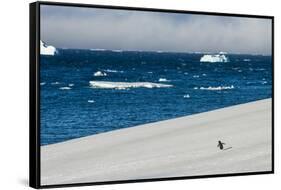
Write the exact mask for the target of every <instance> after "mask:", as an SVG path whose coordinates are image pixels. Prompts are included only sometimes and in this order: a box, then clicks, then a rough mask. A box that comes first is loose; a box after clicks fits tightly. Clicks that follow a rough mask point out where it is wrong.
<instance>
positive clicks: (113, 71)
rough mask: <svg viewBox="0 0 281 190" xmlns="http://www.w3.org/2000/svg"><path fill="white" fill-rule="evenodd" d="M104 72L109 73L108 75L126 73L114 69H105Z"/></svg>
mask: <svg viewBox="0 0 281 190" xmlns="http://www.w3.org/2000/svg"><path fill="white" fill-rule="evenodd" d="M104 71H105V72H108V73H124V71H118V70H113V69H105V70H104Z"/></svg>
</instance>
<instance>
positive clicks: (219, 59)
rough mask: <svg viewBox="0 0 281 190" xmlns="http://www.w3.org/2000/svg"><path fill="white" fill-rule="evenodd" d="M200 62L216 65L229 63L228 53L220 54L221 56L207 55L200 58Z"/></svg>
mask: <svg viewBox="0 0 281 190" xmlns="http://www.w3.org/2000/svg"><path fill="white" fill-rule="evenodd" d="M200 62H208V63H216V62H221V63H223V62H229V59H228V57H227V56H226V52H220V53H219V54H207V55H203V56H202V57H201V58H200Z"/></svg>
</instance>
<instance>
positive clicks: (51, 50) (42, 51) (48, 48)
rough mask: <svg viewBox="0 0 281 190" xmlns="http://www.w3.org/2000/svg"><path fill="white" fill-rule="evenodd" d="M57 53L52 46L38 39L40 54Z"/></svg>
mask: <svg viewBox="0 0 281 190" xmlns="http://www.w3.org/2000/svg"><path fill="white" fill-rule="evenodd" d="M56 53H57V49H56V48H55V47H54V46H48V45H46V44H45V43H44V42H43V41H42V40H40V54H41V55H51V56H53V55H55V54H56Z"/></svg>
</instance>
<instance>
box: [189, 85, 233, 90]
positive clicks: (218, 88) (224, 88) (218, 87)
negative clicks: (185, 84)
mask: <svg viewBox="0 0 281 190" xmlns="http://www.w3.org/2000/svg"><path fill="white" fill-rule="evenodd" d="M193 89H195V90H198V89H200V90H231V89H234V86H233V85H231V86H216V87H212V86H209V87H200V88H198V87H194V88H193Z"/></svg>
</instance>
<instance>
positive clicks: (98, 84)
mask: <svg viewBox="0 0 281 190" xmlns="http://www.w3.org/2000/svg"><path fill="white" fill-rule="evenodd" d="M89 83H90V86H91V87H92V88H105V89H119V90H124V89H128V88H140V87H142V88H168V87H172V86H173V85H168V84H160V83H152V82H109V81H90V82H89Z"/></svg>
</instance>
